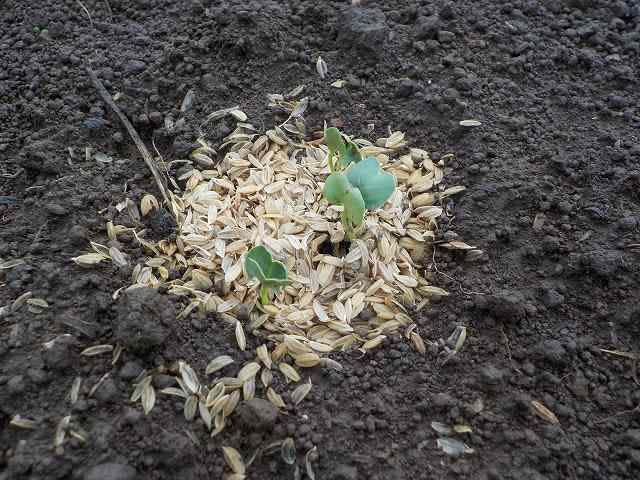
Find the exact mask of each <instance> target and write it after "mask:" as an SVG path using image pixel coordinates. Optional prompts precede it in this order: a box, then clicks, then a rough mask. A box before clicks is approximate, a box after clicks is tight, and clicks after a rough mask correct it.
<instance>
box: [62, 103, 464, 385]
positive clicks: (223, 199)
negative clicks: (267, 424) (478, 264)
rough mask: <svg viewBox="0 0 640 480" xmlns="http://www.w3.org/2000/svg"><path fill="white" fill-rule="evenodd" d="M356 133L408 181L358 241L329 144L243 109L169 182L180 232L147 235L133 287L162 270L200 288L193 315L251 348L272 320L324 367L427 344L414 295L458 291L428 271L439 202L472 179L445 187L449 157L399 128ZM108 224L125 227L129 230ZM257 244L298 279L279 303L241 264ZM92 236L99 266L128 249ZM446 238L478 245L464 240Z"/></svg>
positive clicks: (160, 276) (91, 256) (182, 287)
mask: <svg viewBox="0 0 640 480" xmlns="http://www.w3.org/2000/svg"><path fill="white" fill-rule="evenodd" d="M229 113H231V112H229ZM214 118H217V117H216V116H215V115H214ZM242 118H244V117H242ZM297 119H299V117H296V120H297ZM353 141H354V142H355V143H356V144H357V145H358V146H359V147H360V149H361V151H362V154H363V155H370V156H375V157H376V158H377V159H378V161H379V162H380V164H381V165H382V167H383V168H384V169H385V170H386V171H389V172H391V173H393V174H394V175H395V177H396V178H397V180H398V187H397V189H396V191H395V192H394V194H393V195H392V197H391V198H390V200H389V201H388V202H387V203H386V204H385V205H384V206H383V207H382V208H379V209H377V210H374V211H372V212H369V213H368V214H367V218H366V220H365V224H366V226H365V228H364V231H363V233H362V234H361V235H360V237H358V238H357V239H355V240H354V241H353V242H351V243H350V245H349V246H348V247H345V242H344V240H345V232H344V230H343V228H342V225H341V223H340V219H339V217H340V208H341V207H339V206H331V205H328V203H327V202H326V200H324V199H323V197H322V186H323V181H324V179H325V178H326V177H327V176H328V174H329V170H328V166H327V161H326V157H327V149H326V147H325V146H324V145H317V144H313V145H312V144H309V143H308V142H305V141H304V138H303V134H302V133H301V132H300V130H299V128H298V126H295V125H293V124H288V123H287V124H285V125H284V126H283V127H282V128H280V127H275V128H274V129H272V130H268V131H267V132H266V133H265V134H263V135H261V134H259V133H257V132H256V130H255V128H254V127H253V126H252V125H250V124H247V123H244V122H238V124H237V128H236V129H235V131H234V132H233V133H231V134H230V135H229V136H228V137H226V138H225V140H224V143H223V144H222V145H221V146H220V147H219V148H218V149H217V150H218V151H226V153H225V154H219V153H218V152H217V151H216V150H214V149H213V148H212V147H211V146H209V145H208V144H207V143H206V142H205V141H204V140H201V144H202V146H201V148H199V149H197V150H196V151H195V152H194V153H193V157H194V158H195V159H200V160H199V161H200V162H201V163H205V164H207V165H215V167H213V168H211V169H206V170H200V169H196V168H194V169H193V170H191V171H189V172H188V173H187V174H185V175H183V176H182V177H181V178H180V179H179V180H182V181H185V182H186V189H185V191H184V192H182V193H180V194H176V193H172V194H171V205H170V209H171V211H172V212H173V214H174V215H175V217H176V220H177V223H178V234H177V236H176V237H175V239H166V240H162V241H160V242H158V243H156V244H151V243H149V242H147V241H146V240H144V239H143V238H142V237H141V236H137V235H136V238H137V239H138V240H139V241H140V242H141V243H142V244H143V245H144V246H145V247H147V249H148V251H149V252H150V253H152V257H151V258H149V259H148V260H147V261H146V263H145V264H138V265H136V266H135V268H134V272H133V285H132V286H130V287H129V288H136V287H142V286H146V287H158V286H159V285H160V284H161V283H163V284H165V285H167V286H168V288H169V292H170V293H172V294H174V295H179V296H183V297H185V298H187V299H188V305H187V307H186V309H185V311H183V312H182V313H181V317H184V316H186V315H188V314H189V313H191V312H193V311H195V310H198V311H200V312H203V313H205V312H209V313H215V314H217V315H218V317H219V318H221V319H223V320H226V321H228V322H230V323H232V324H235V325H236V338H237V343H238V347H239V348H240V349H241V350H244V349H245V348H246V332H251V333H258V332H260V335H262V336H265V337H266V338H267V339H268V340H271V341H273V342H274V343H275V344H276V345H284V350H282V349H281V350H280V351H279V357H283V356H284V355H289V356H290V357H292V359H293V360H294V362H295V363H296V364H297V365H298V366H300V367H312V366H315V365H317V364H318V363H319V362H320V358H321V357H322V356H323V355H326V354H327V353H330V352H332V351H336V350H344V349H348V348H351V347H356V346H357V347H359V348H360V349H362V350H363V351H367V350H371V349H373V348H376V347H378V346H379V345H381V344H382V343H383V342H384V339H385V338H386V337H387V336H388V335H390V334H394V333H398V332H401V331H406V332H407V333H406V335H407V337H408V338H409V339H410V340H411V343H412V344H413V345H414V346H415V348H416V349H417V350H418V351H423V350H424V341H423V340H422V338H421V337H420V335H419V333H418V332H417V329H416V327H415V325H414V324H413V322H412V320H411V317H410V316H409V315H408V308H410V307H413V308H415V309H416V310H419V309H421V308H423V307H424V306H425V305H427V304H428V303H429V301H430V300H431V299H432V298H433V297H440V296H444V295H447V292H446V291H445V290H443V289H441V288H439V287H437V286H434V285H431V284H430V282H429V281H428V280H427V279H426V278H425V277H424V275H423V272H424V269H425V265H426V262H427V261H429V260H430V258H431V257H430V249H431V248H432V241H433V240H434V238H435V231H436V230H437V228H438V219H439V217H441V216H442V215H444V214H445V211H444V209H443V207H442V205H441V201H442V200H444V199H446V198H447V197H449V196H451V195H455V194H457V193H459V192H461V191H463V190H464V187H462V186H452V187H449V188H443V187H442V185H443V180H444V161H443V160H441V161H440V162H433V161H432V160H431V159H430V158H429V155H428V154H427V152H426V151H425V150H422V149H417V148H408V147H407V141H406V139H405V136H404V134H402V133H401V132H393V133H391V134H390V135H389V137H388V138H382V139H380V140H378V141H377V142H376V143H375V144H373V143H371V142H369V141H367V140H364V139H354V140H353ZM205 157H206V159H205ZM216 159H217V161H216ZM196 161H197V160H196ZM151 205H153V206H154V207H155V202H154V201H153V200H151V199H150V198H149V196H145V198H144V199H143V205H142V208H141V210H142V211H143V213H147V212H148V211H149V210H150V208H153V207H150V206H151ZM110 227H111V228H110V229H109V230H110V231H111V232H112V234H113V236H114V237H117V235H118V233H119V232H123V231H128V230H129V229H127V228H126V227H122V226H113V225H111V226H110ZM256 245H263V246H264V247H265V248H267V249H268V250H269V251H270V253H271V254H272V255H273V258H274V259H276V260H279V261H281V262H282V263H284V265H285V266H286V267H287V270H288V272H289V278H290V283H289V285H288V286H286V287H285V288H284V289H282V290H281V291H280V292H279V293H277V294H276V296H275V298H274V301H273V303H272V304H270V305H261V304H260V302H259V301H258V284H257V281H255V280H249V278H248V277H247V275H246V274H245V272H243V256H244V254H245V253H246V252H247V251H249V250H250V249H251V248H253V247H254V246H256ZM93 246H94V249H95V250H96V251H95V253H88V254H85V255H81V256H79V257H76V258H75V259H74V260H75V261H76V262H77V263H79V264H81V265H89V266H91V265H96V264H98V263H100V262H102V261H104V260H108V259H111V260H112V261H113V262H114V263H116V264H121V263H123V262H126V261H127V259H126V256H125V255H124V254H122V253H121V252H119V251H116V250H117V249H114V248H111V249H107V248H106V247H103V246H101V245H98V244H93ZM442 247H444V248H449V249H458V250H475V248H474V247H472V246H470V245H467V244H466V243H464V242H460V241H452V242H448V243H445V244H442ZM171 269H176V270H178V271H180V272H181V273H182V276H181V278H179V279H177V280H171V281H169V280H168V272H169V270H171ZM247 310H248V311H249V312H250V320H249V322H247V323H246V324H244V325H243V324H242V323H241V322H240V321H239V320H238V316H239V314H240V312H242V311H247ZM363 313H364V314H363ZM285 365H286V364H285ZM284 368H285V369H286V370H285V371H286V372H289V373H290V371H289V369H288V368H287V367H284ZM289 378H291V377H289Z"/></svg>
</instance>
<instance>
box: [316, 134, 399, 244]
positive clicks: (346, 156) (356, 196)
mask: <svg viewBox="0 0 640 480" xmlns="http://www.w3.org/2000/svg"><path fill="white" fill-rule="evenodd" d="M324 137H325V142H326V144H327V147H328V148H329V154H328V157H327V162H328V164H329V170H330V171H331V174H330V175H329V177H327V180H326V182H325V184H324V191H323V193H324V197H325V198H326V199H327V201H328V202H329V203H330V204H333V205H342V207H343V211H342V216H341V221H342V225H343V226H344V230H345V233H346V234H347V237H348V238H349V239H350V240H353V238H354V237H355V232H356V228H358V227H360V226H361V225H362V223H363V222H364V215H365V212H366V210H367V209H369V210H371V209H374V208H379V207H381V206H382V205H383V204H384V202H386V201H387V200H388V199H389V197H390V196H391V194H393V191H394V190H395V188H396V178H395V177H394V176H393V175H392V174H391V173H388V172H385V171H384V170H382V168H380V164H379V163H378V161H377V160H376V159H375V158H374V157H367V158H365V159H362V155H361V154H360V150H359V149H358V147H357V145H356V144H355V143H353V142H351V141H347V142H346V143H345V141H344V139H343V136H342V134H341V133H340V131H339V130H338V129H337V128H334V127H331V128H327V129H326V130H325V133H324ZM342 172H344V173H342Z"/></svg>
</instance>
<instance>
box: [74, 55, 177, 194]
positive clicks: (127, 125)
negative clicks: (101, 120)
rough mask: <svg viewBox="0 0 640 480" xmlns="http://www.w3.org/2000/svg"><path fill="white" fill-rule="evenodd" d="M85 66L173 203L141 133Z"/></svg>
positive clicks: (91, 71)
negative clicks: (141, 137)
mask: <svg viewBox="0 0 640 480" xmlns="http://www.w3.org/2000/svg"><path fill="white" fill-rule="evenodd" d="M85 68H86V70H87V73H88V74H89V78H91V82H92V83H93V85H94V87H96V90H98V93H99V94H100V96H101V97H102V99H103V100H104V101H105V102H106V103H107V105H109V106H110V107H111V110H113V111H114V112H115V114H116V115H117V116H118V118H119V119H120V121H121V122H122V124H123V125H124V126H125V128H126V129H127V132H129V136H130V137H131V139H132V140H133V142H134V143H135V144H136V147H138V150H139V151H140V154H141V155H142V158H143V159H144V163H146V164H147V167H149V170H151V173H152V174H153V177H154V178H155V180H156V183H157V184H158V189H159V190H160V193H161V194H162V197H163V198H164V201H165V202H166V204H167V205H171V202H170V201H169V196H168V195H167V187H166V183H165V179H164V177H163V176H162V175H161V174H160V171H159V170H158V166H157V165H156V164H155V162H154V160H153V157H152V156H151V154H150V153H149V150H147V147H146V146H145V144H144V143H143V142H142V140H141V139H140V135H138V132H136V130H135V128H133V125H131V122H130V121H129V119H128V118H127V117H126V116H125V115H124V114H123V113H122V111H121V110H120V109H119V108H118V106H117V105H116V103H115V102H114V101H113V98H111V95H109V92H107V89H106V88H104V85H103V84H102V82H101V81H100V79H99V78H98V77H97V76H96V74H95V72H94V71H93V70H91V68H90V67H85Z"/></svg>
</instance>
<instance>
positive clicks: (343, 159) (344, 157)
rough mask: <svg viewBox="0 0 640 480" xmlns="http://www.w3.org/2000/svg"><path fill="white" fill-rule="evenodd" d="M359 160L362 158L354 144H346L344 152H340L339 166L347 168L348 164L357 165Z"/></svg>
mask: <svg viewBox="0 0 640 480" xmlns="http://www.w3.org/2000/svg"><path fill="white" fill-rule="evenodd" d="M360 160H362V156H361V155H360V150H359V149H358V147H357V146H356V144H355V143H352V142H349V143H347V144H346V145H345V148H344V151H343V152H340V165H342V168H347V167H348V166H349V164H351V163H358V162H359V161H360Z"/></svg>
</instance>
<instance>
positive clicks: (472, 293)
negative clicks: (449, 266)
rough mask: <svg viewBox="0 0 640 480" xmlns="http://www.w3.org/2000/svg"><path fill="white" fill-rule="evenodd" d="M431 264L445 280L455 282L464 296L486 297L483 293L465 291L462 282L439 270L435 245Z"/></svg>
mask: <svg viewBox="0 0 640 480" xmlns="http://www.w3.org/2000/svg"><path fill="white" fill-rule="evenodd" d="M431 264H432V265H433V270H434V271H435V272H436V273H437V274H439V275H442V276H443V277H445V278H448V279H449V280H451V281H453V282H455V283H457V284H458V288H459V289H460V292H461V293H462V294H463V295H486V293H482V292H474V291H465V289H464V288H463V287H462V282H461V281H460V280H458V279H456V278H454V277H452V276H451V275H449V274H446V273H444V272H441V271H440V270H438V264H437V263H436V246H435V245H433V255H432V256H431Z"/></svg>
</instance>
